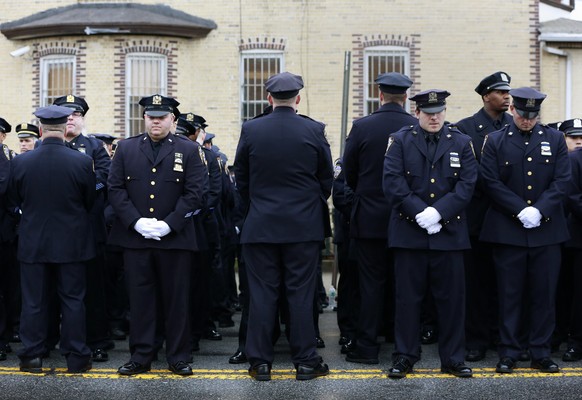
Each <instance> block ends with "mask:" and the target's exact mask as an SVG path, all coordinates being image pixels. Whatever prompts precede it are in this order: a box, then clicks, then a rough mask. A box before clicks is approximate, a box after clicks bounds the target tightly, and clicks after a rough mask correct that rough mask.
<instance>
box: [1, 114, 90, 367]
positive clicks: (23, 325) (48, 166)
mask: <svg viewBox="0 0 582 400" xmlns="http://www.w3.org/2000/svg"><path fill="white" fill-rule="evenodd" d="M72 112H73V111H72V110H71V109H69V108H66V107H61V106H55V105H53V106H49V107H44V108H40V109H38V110H37V111H36V112H35V115H36V116H37V117H38V118H39V119H40V122H41V127H40V128H41V133H42V135H43V145H42V146H40V147H39V148H38V149H36V150H34V151H30V152H27V153H24V154H21V155H19V156H18V157H16V158H14V160H13V161H12V176H11V183H10V189H9V190H10V196H11V198H12V200H13V201H14V203H15V204H16V205H18V206H19V207H20V209H21V210H22V218H21V220H20V227H19V234H20V238H21V240H19V242H18V260H19V261H20V272H21V285H22V314H21V319H20V338H21V340H22V349H21V350H20V351H19V353H18V356H19V357H20V360H21V362H20V370H21V371H24V372H33V373H40V372H42V355H43V354H44V353H45V351H46V343H45V342H46V339H47V325H48V294H49V293H50V292H51V290H49V285H50V284H51V282H56V285H57V290H56V292H57V293H58V296H59V298H60V308H61V315H62V318H61V332H62V335H61V339H60V346H59V347H60V351H61V354H63V355H64V356H65V358H66V359H67V367H68V371H69V372H84V371H87V370H89V369H91V362H90V357H91V351H90V350H89V347H87V345H86V343H85V306H84V304H83V298H84V297H85V280H86V278H85V264H84V262H86V261H87V260H89V259H91V258H92V257H94V256H95V253H96V249H95V241H94V239H93V230H92V229H91V223H90V215H89V212H90V210H91V207H92V206H93V202H94V199H95V173H94V172H93V163H92V161H91V159H90V158H89V157H87V156H85V155H83V154H80V153H79V152H75V151H72V150H71V149H69V148H67V147H66V146H65V144H64V135H65V125H66V122H67V118H68V116H69V115H70V114H71V113H72ZM65 172H66V173H65Z"/></svg>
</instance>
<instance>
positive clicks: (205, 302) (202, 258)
mask: <svg viewBox="0 0 582 400" xmlns="http://www.w3.org/2000/svg"><path fill="white" fill-rule="evenodd" d="M211 256H212V251H210V250H202V251H199V252H196V253H194V259H193V263H192V264H193V269H192V277H191V288H192V289H191V290H190V318H191V324H192V329H191V331H192V333H191V336H192V341H193V342H195V343H198V342H199V341H200V339H201V338H202V336H204V332H205V331H206V330H207V329H208V321H209V320H210V311H211V299H210V274H211V265H210V263H211V261H212V259H211Z"/></svg>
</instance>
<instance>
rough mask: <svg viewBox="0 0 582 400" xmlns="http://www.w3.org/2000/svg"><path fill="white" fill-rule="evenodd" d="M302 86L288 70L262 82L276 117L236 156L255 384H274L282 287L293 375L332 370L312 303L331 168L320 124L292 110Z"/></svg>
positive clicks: (251, 127)
mask: <svg viewBox="0 0 582 400" xmlns="http://www.w3.org/2000/svg"><path fill="white" fill-rule="evenodd" d="M301 88H303V79H302V78H301V76H298V75H294V74H291V73H289V72H282V73H280V74H277V75H273V76H271V77H270V78H269V79H268V80H267V81H266V82H265V89H266V90H267V92H268V97H267V98H268V100H269V103H271V104H272V105H273V112H272V113H270V114H268V115H265V116H264V117H261V118H257V119H252V120H250V121H247V122H245V123H244V124H243V127H242V130H241V135H240V140H239V143H238V147H237V151H236V158H235V174H236V179H237V185H238V188H239V191H240V193H241V197H242V199H243V202H244V203H245V205H246V206H247V207H248V208H247V209H248V211H247V213H246V217H245V222H244V227H243V230H242V232H241V239H240V240H241V244H242V246H243V257H244V259H245V262H246V266H247V277H248V283H249V294H250V307H249V328H248V335H247V342H246V353H247V357H248V359H249V362H250V364H251V368H250V369H249V374H250V375H251V376H252V377H253V378H255V379H256V380H260V381H266V380H270V379H271V364H272V362H273V358H274V351H273V344H272V339H273V332H274V329H275V325H276V323H277V322H276V315H277V308H278V306H277V303H278V300H279V293H280V292H281V291H282V288H281V285H284V288H285V295H286V300H287V303H288V311H289V328H290V337H289V340H290V345H291V353H292V355H291V357H292V360H293V364H294V365H295V368H296V369H297V374H296V378H297V379H298V380H307V379H313V378H316V377H319V376H323V375H327V374H328V373H329V368H328V366H327V364H324V363H323V362H322V361H321V358H320V357H319V355H318V354H317V351H316V347H315V346H316V341H315V328H314V323H313V299H314V296H315V289H316V283H317V280H316V279H317V264H318V261H319V252H320V245H321V242H322V241H323V239H324V235H325V219H326V213H327V204H326V199H327V198H328V197H329V195H330V194H331V185H332V180H333V169H332V161H331V153H330V149H329V144H328V143H327V140H326V139H325V132H324V129H325V128H324V125H323V124H321V123H319V122H317V121H314V120H312V119H310V118H307V117H302V116H300V115H297V113H296V109H297V105H298V104H299V102H300V99H301V98H300V95H299V90H300V89H301Z"/></svg>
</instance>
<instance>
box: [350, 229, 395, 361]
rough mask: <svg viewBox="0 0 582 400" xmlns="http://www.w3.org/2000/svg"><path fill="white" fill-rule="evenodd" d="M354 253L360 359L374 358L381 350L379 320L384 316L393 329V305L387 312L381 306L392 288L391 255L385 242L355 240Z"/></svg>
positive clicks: (379, 240)
mask: <svg viewBox="0 0 582 400" xmlns="http://www.w3.org/2000/svg"><path fill="white" fill-rule="evenodd" d="M356 252H357V258H358V280H359V283H360V314H359V319H358V330H357V338H356V341H357V346H358V352H359V354H360V355H361V356H363V357H367V358H376V357H378V351H379V350H380V345H379V344H378V343H377V337H378V333H379V328H380V319H381V318H382V316H385V317H386V318H387V319H388V321H389V322H388V324H389V325H392V320H393V310H394V309H393V302H392V304H391V305H390V304H389V308H388V310H386V309H385V307H384V306H383V305H384V303H385V292H386V290H390V288H391V287H392V284H393V276H394V275H393V273H394V272H393V264H392V261H393V260H392V254H391V251H390V250H389V249H388V248H387V247H386V240H385V239H356ZM387 282H390V283H387ZM391 297H392V298H393V296H391Z"/></svg>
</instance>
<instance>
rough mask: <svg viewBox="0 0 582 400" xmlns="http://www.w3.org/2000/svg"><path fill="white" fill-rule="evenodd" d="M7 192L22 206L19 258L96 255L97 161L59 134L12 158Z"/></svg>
mask: <svg viewBox="0 0 582 400" xmlns="http://www.w3.org/2000/svg"><path fill="white" fill-rule="evenodd" d="M11 166H12V169H11V171H12V172H11V174H12V175H11V179H10V189H9V194H10V198H11V201H13V202H14V204H16V205H18V206H19V207H20V209H21V210H22V217H21V220H20V226H19V241H18V259H19V260H20V261H21V262H25V263H29V264H32V263H72V262H79V261H85V260H89V259H91V258H93V257H95V254H96V253H95V240H94V237H93V231H92V228H91V223H90V220H89V211H90V210H91V207H92V206H93V202H94V199H95V195H96V192H95V173H94V172H93V161H92V160H91V159H90V158H89V157H87V156H85V155H83V154H80V153H79V152H76V151H72V150H71V149H69V148H68V147H66V146H65V144H64V142H63V141H62V140H61V139H58V138H45V139H43V144H42V146H40V147H38V148H37V149H35V150H34V151H29V152H27V153H24V154H20V155H19V156H18V157H15V158H14V159H13V160H12V161H11Z"/></svg>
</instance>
